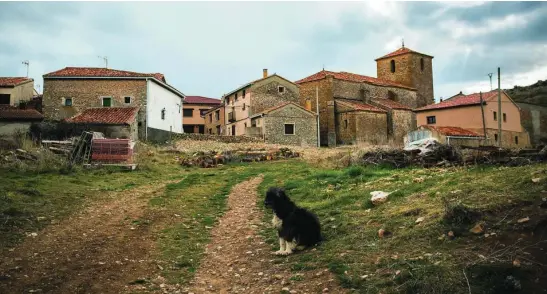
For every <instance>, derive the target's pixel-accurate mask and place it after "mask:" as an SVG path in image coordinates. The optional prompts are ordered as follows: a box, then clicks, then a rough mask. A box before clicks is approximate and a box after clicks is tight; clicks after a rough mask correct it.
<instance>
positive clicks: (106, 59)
mask: <svg viewBox="0 0 547 294" xmlns="http://www.w3.org/2000/svg"><path fill="white" fill-rule="evenodd" d="M97 58H101V59H102V60H103V61H104V68H108V57H106V56H97Z"/></svg>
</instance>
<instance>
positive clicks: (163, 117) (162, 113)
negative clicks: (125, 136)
mask: <svg viewBox="0 0 547 294" xmlns="http://www.w3.org/2000/svg"><path fill="white" fill-rule="evenodd" d="M161 119H165V108H164V109H162V110H161Z"/></svg>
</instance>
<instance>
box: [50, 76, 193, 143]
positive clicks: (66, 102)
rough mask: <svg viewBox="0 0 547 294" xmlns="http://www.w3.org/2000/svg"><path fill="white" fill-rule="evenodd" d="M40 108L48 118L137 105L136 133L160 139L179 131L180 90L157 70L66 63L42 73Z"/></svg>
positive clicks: (182, 96)
mask: <svg viewBox="0 0 547 294" xmlns="http://www.w3.org/2000/svg"><path fill="white" fill-rule="evenodd" d="M43 77H44V93H43V98H42V109H43V113H44V117H45V118H46V119H49V120H64V119H68V118H71V117H74V116H76V115H77V114H79V113H82V112H83V111H85V110H87V109H90V108H103V107H136V108H138V109H139V110H138V114H137V126H138V137H139V138H140V139H147V140H164V139H165V138H167V137H168V136H169V132H174V133H182V119H183V118H182V111H183V110H182V108H183V106H182V101H183V99H184V94H183V93H181V92H180V91H178V90H177V89H175V88H174V87H172V86H170V85H169V84H167V82H166V80H165V77H164V76H163V74H160V73H153V74H145V73H137V72H131V71H122V70H114V69H108V68H90V67H66V68H64V69H61V70H58V71H54V72H51V73H48V74H45V75H44V76H43Z"/></svg>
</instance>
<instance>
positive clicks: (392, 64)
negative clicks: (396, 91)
mask: <svg viewBox="0 0 547 294" xmlns="http://www.w3.org/2000/svg"><path fill="white" fill-rule="evenodd" d="M390 65H391V72H392V73H394V72H395V60H392V61H391V62H390Z"/></svg>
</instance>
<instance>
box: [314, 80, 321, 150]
mask: <svg viewBox="0 0 547 294" xmlns="http://www.w3.org/2000/svg"><path fill="white" fill-rule="evenodd" d="M315 111H316V112H317V147H321V135H320V132H319V87H318V86H315Z"/></svg>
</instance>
